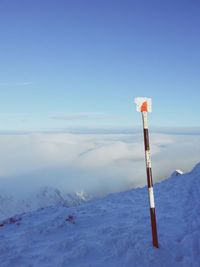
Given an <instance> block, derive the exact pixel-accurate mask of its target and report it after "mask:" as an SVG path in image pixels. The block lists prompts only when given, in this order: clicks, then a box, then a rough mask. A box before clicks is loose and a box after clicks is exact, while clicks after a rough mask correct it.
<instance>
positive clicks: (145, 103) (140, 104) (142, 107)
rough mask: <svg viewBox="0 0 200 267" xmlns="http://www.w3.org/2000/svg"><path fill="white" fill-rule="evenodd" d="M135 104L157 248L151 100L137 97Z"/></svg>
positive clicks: (154, 243) (153, 233) (154, 240)
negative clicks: (150, 131) (139, 115)
mask: <svg viewBox="0 0 200 267" xmlns="http://www.w3.org/2000/svg"><path fill="white" fill-rule="evenodd" d="M135 103H136V109H137V111H138V112H141V114H142V122H143V132H144V149H145V160H146V172H147V185H148V193H149V206H150V217H151V230H152V241H153V246H154V247H156V248H158V247H159V246H158V235H157V226H156V211H155V201H154V193H153V179H152V170H151V158H150V146H149V130H148V120H147V114H148V112H151V111H152V109H151V98H145V97H137V98H135Z"/></svg>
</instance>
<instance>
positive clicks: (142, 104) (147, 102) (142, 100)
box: [134, 97, 152, 112]
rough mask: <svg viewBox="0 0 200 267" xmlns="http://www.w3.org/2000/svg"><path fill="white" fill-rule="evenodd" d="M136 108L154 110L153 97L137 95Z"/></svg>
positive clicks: (141, 110) (142, 110)
mask: <svg viewBox="0 0 200 267" xmlns="http://www.w3.org/2000/svg"><path fill="white" fill-rule="evenodd" d="M134 102H135V104H136V110H137V111H138V112H152V101H151V98H146V97H136V98H135V101H134Z"/></svg>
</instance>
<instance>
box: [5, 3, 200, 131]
mask: <svg viewBox="0 0 200 267" xmlns="http://www.w3.org/2000/svg"><path fill="white" fill-rule="evenodd" d="M199 14H200V3H199V1H197V0H190V1H189V0H187V1H186V0H183V1H182V0H179V1H177V0H174V1H172V0H168V1H154V0H152V1H147V0H140V1H139V0H138V1H136V0H132V1H127V0H124V1H122V0H121V1H118V0H115V1H114V0H106V1H105V0H101V1H100V0H90V1H89V0H84V1H83V0H82V1H80V0H79V1H78V0H74V1H72V0H71V1H69V0H65V1H64V0H63V1H61V0H54V1H52V0H50V1H47V0H43V1H42V0H40V1H39V0H34V1H33V0H32V1H31V0H28V1H27V0H26V1H25V0H24V1H22V0H18V1H14V0H1V1H0V39H1V42H0V130H5V131H7V130H18V131H26V130H33V131H37V130H59V129H67V128H70V127H82V128H84V127H86V128H87V127H91V128H95V127H100V128H101V127H104V128H106V127H119V128H120V127H122V128H125V127H128V128H131V127H135V126H137V125H140V123H141V121H140V118H139V116H138V114H137V113H136V111H135V106H134V103H133V100H134V97H136V96H147V97H152V99H153V113H152V114H151V115H150V116H151V125H154V126H158V127H162V126H167V127H176V126H179V127H185V126H188V127H192V126H197V127H198V126H200V125H199V116H200V111H199V99H200V90H199V84H200V75H199V71H200V49H199V47H200V16H199Z"/></svg>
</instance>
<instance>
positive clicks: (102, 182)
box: [0, 133, 200, 197]
mask: <svg viewBox="0 0 200 267" xmlns="http://www.w3.org/2000/svg"><path fill="white" fill-rule="evenodd" d="M150 144H151V155H152V157H151V158H152V169H153V178H154V182H158V181H160V180H162V179H164V178H167V177H169V176H170V174H171V173H172V172H173V171H174V170H175V169H181V170H183V171H184V172H186V171H189V170H190V169H191V168H192V167H193V166H194V165H195V164H196V163H197V162H199V159H200V153H199V147H200V135H198V134H197V135H179V134H161V133H160V134H159V133H152V134H150ZM145 184H146V172H145V162H144V145H143V136H142V134H141V133H134V134H129V133H126V134H119V133H116V134H113V133H112V134H108V133H105V134H102V133H93V134H88V133H87V134H86V133H85V134H81V133H73V134H72V133H69V134H67V133H29V134H1V135H0V188H1V190H0V193H1V192H4V193H5V192H7V193H10V194H15V195H17V194H18V195H19V196H23V197H24V196H27V195H29V194H31V193H33V192H36V191H38V189H39V188H40V187H42V186H51V187H56V188H58V189H59V190H61V191H62V192H63V193H68V192H74V191H84V192H87V193H89V194H92V195H94V196H101V195H105V194H108V193H112V192H118V191H123V190H127V189H130V188H134V187H138V186H144V185H145Z"/></svg>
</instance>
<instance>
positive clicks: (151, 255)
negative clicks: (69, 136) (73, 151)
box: [0, 164, 200, 267]
mask: <svg viewBox="0 0 200 267" xmlns="http://www.w3.org/2000/svg"><path fill="white" fill-rule="evenodd" d="M154 191H155V200H156V212H157V224H158V236H159V245H160V248H159V249H155V248H153V247H152V243H151V228H150V220H149V207H148V197H147V190H146V188H141V189H135V190H131V191H128V192H123V193H118V194H113V195H110V196H108V197H106V198H104V199H99V200H95V201H93V202H88V203H84V204H81V205H79V206H74V207H68V208H67V207H63V206H61V205H57V206H52V207H48V208H44V209H40V210H38V211H35V212H30V213H26V214H23V215H21V216H16V217H15V218H13V219H12V220H7V221H4V222H3V223H2V224H1V227H0V241H1V242H0V255H1V257H0V266H1V267H11V266H19V267H23V266H24V267H31V266H34V267H36V266H37V267H39V266H40V267H41V266H42V267H43V266H44V267H47V266H48V267H51V266H54V267H55V266H58V267H61V266H63V267H66V266H71V267H111V266H114V267H129V266H130V267H133V266H135V267H149V266H151V267H152V266H154V267H158V266H159V267H161V266H162V267H166V266H170V267H173V266H181V267H184V266H185V267H190V266H191V267H199V266H200V197H199V196H200V164H198V165H197V166H196V167H195V168H194V169H193V170H192V171H191V172H190V173H187V174H183V175H179V176H177V175H172V177H170V178H169V179H167V180H165V181H163V182H161V183H158V184H156V185H155V186H154Z"/></svg>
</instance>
